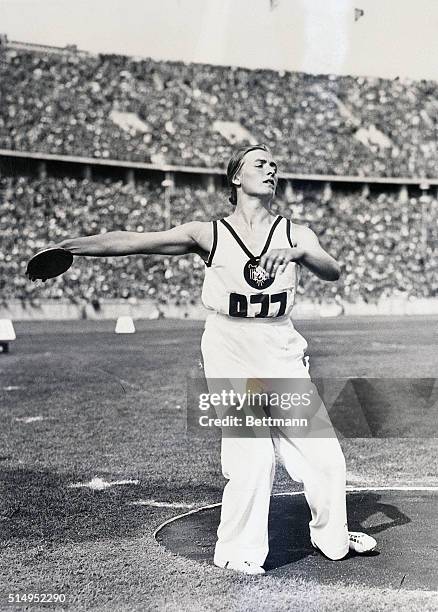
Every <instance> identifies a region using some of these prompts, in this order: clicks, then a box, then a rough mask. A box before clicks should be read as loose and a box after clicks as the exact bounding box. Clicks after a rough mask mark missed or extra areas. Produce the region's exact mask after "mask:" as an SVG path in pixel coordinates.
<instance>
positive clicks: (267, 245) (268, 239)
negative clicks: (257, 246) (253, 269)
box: [259, 215, 282, 257]
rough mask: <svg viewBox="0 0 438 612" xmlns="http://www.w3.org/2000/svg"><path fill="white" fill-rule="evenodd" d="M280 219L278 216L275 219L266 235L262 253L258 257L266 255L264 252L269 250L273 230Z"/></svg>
mask: <svg viewBox="0 0 438 612" xmlns="http://www.w3.org/2000/svg"><path fill="white" fill-rule="evenodd" d="M281 219H282V217H281V216H280V215H278V217H277V218H276V219H275V221H274V223H273V224H272V227H271V229H270V231H269V235H268V237H267V239H266V242H265V246H264V247H263V251H262V252H261V253H260V255H259V257H261V256H262V255H264V254H265V253H266V251H267V250H268V249H269V245H270V244H271V240H272V236H273V235H274V232H275V228H276V227H277V225H278V224H279V223H280V221H281Z"/></svg>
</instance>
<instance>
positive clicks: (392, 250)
mask: <svg viewBox="0 0 438 612" xmlns="http://www.w3.org/2000/svg"><path fill="white" fill-rule="evenodd" d="M0 54H1V61H0V82H1V90H2V91H1V94H2V102H1V107H0V149H4V150H13V151H21V152H38V153H50V154H58V155H73V156H87V157H92V158H98V159H117V160H125V161H126V160H130V161H142V162H150V163H153V164H154V163H156V164H159V163H161V164H173V165H180V166H194V167H196V166H198V167H204V168H217V167H224V166H225V164H226V162H227V160H228V158H229V156H230V153H231V151H232V149H233V146H234V144H235V143H236V142H239V141H242V142H247V141H250V142H266V143H269V145H270V147H271V148H272V150H273V151H274V153H275V155H276V157H277V159H278V160H279V164H280V167H281V169H282V170H283V171H287V172H292V173H293V172H295V173H300V174H324V175H340V176H357V177H364V184H365V183H366V177H379V176H386V177H415V178H418V179H419V181H420V179H421V178H423V177H434V176H436V168H437V167H438V164H437V162H438V153H437V120H438V118H437V110H438V102H437V100H438V96H437V94H438V83H436V82H430V81H421V82H413V81H407V80H399V79H396V80H393V81H388V80H383V79H376V78H359V77H339V76H336V77H335V76H315V75H308V74H303V73H285V72H282V73H279V72H275V71H271V70H249V69H243V68H230V67H220V66H209V65H199V64H183V63H180V62H162V61H155V60H151V59H135V58H128V57H123V56H108V55H98V56H93V55H88V54H79V53H75V52H71V51H70V52H63V53H41V52H39V51H31V50H22V49H19V48H17V47H16V46H14V45H5V46H4V47H3V48H0ZM427 187H428V186H427V184H426V185H424V184H423V190H420V189H419V188H416V189H411V190H410V191H409V192H408V191H407V190H404V192H403V190H401V191H399V190H396V189H390V188H385V187H381V188H379V189H375V188H372V189H368V188H365V189H355V190H353V189H346V188H342V187H336V188H333V189H332V191H331V194H330V197H327V194H326V193H324V190H323V189H306V188H303V187H302V186H297V185H294V186H293V189H290V190H289V192H288V193H287V197H286V196H285V195H284V194H283V193H282V194H280V197H279V199H278V201H277V204H276V205H277V208H278V210H279V211H280V212H283V213H284V214H287V215H291V216H292V217H293V218H294V219H295V220H296V221H297V222H302V223H306V224H308V225H310V226H311V227H312V228H313V229H314V230H315V231H316V232H317V234H318V235H319V236H320V240H321V242H322V244H323V245H324V246H325V247H326V248H327V249H328V250H329V251H330V252H331V253H332V254H333V255H334V256H336V257H338V258H339V260H340V262H341V264H342V265H343V270H344V273H343V275H342V277H341V280H340V281H339V282H338V283H334V284H327V283H322V282H320V281H319V280H318V279H317V278H315V277H313V276H310V275H307V274H304V275H303V279H302V286H301V288H300V292H302V293H305V294H306V296H307V297H309V298H312V299H314V300H317V301H322V300H327V299H328V300H330V299H341V300H347V301H354V300H357V299H359V298H362V299H364V300H367V301H370V300H377V299H378V298H379V297H381V296H382V295H384V296H385V295H392V294H393V293H394V292H400V293H403V294H404V295H407V296H415V297H430V296H434V295H436V291H437V285H438V279H437V270H436V264H435V263H434V261H435V260H434V257H435V254H436V253H435V249H436V247H435V245H436V242H437V233H438V232H437V225H436V212H437V208H436V197H435V196H436V191H434V190H433V189H427ZM401 193H403V196H402V197H401V195H400V194H401ZM165 197H168V198H170V206H171V224H172V225H176V224H178V223H181V222H184V221H188V220H192V219H199V220H209V219H212V218H219V217H221V216H223V215H226V214H228V212H229V207H230V205H229V203H228V201H227V194H226V192H225V191H221V190H220V189H218V190H216V192H214V193H213V192H211V190H207V189H206V188H202V187H200V186H199V185H198V184H197V185H193V186H187V185H185V186H182V185H180V186H178V185H177V186H176V187H175V188H174V189H173V190H172V191H171V193H170V195H168V194H166V195H165V193H164V188H163V187H162V186H161V185H160V183H156V182H149V181H146V180H143V179H142V180H137V182H136V183H135V184H124V183H122V182H121V181H117V180H113V179H103V178H97V177H89V178H87V179H80V178H78V177H72V176H47V177H43V178H37V177H36V176H35V175H33V176H32V173H29V175H25V174H22V175H21V176H20V175H18V176H17V173H16V172H11V173H10V175H8V173H7V172H5V171H4V170H3V175H2V176H1V177H0V229H1V232H2V249H1V251H0V271H1V274H0V295H1V300H2V301H3V303H7V302H8V301H10V300H12V299H20V300H23V301H25V302H32V301H35V300H38V299H41V298H42V297H45V298H64V299H69V300H71V301H74V302H81V301H84V300H85V301H88V302H93V303H98V301H99V300H104V299H107V298H139V299H144V298H152V299H153V300H154V301H156V303H157V304H166V303H171V304H188V303H196V302H198V301H199V296H200V288H201V280H202V276H203V266H204V264H203V262H202V261H201V260H200V259H199V258H196V257H195V256H193V257H192V256H190V257H183V256H181V257H179V258H175V259H173V260H172V261H170V260H168V258H165V257H155V256H150V257H136V258H117V259H116V258H113V259H112V260H111V261H110V262H108V261H103V260H98V259H93V260H91V259H88V260H79V261H78V262H77V264H75V266H74V267H73V268H72V269H71V270H70V271H69V273H68V274H67V275H65V277H62V278H60V279H57V280H56V281H53V282H51V283H48V284H47V285H46V286H44V287H35V285H32V284H31V283H29V281H28V280H27V279H26V277H25V276H24V270H25V264H26V260H27V259H28V257H29V256H30V255H31V254H33V253H34V252H35V251H37V250H38V249H40V248H42V247H44V246H46V245H47V244H48V243H54V242H58V241H60V240H61V239H62V238H64V237H67V236H72V235H79V234H91V233H97V232H100V231H110V230H114V229H126V230H134V231H143V230H144V231H147V230H157V229H162V228H164V227H165V223H166V220H165V212H164V211H165V205H164V204H165V202H164V200H165Z"/></svg>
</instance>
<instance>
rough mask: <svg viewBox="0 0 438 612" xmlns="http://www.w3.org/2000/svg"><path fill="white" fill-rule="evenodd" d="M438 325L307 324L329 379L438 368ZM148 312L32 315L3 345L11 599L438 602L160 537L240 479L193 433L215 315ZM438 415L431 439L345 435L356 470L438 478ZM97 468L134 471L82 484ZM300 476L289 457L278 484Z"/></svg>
mask: <svg viewBox="0 0 438 612" xmlns="http://www.w3.org/2000/svg"><path fill="white" fill-rule="evenodd" d="M437 323H438V318H431V317H429V318H421V317H408V318H404V319H397V318H383V317H382V318H373V319H365V318H364V319H350V318H342V319H334V320H332V319H326V320H321V321H302V322H298V323H297V325H296V326H297V328H298V329H299V330H300V331H301V333H303V335H304V336H305V337H306V338H307V339H308V341H309V352H310V355H311V366H312V370H311V372H312V375H313V377H319V376H321V377H335V376H340V377H345V376H354V377H366V376H367V377H377V378H433V377H434V376H436V372H437V357H436V349H435V345H436V340H437V331H436V330H437ZM136 325H137V333H136V334H134V335H124V336H121V335H115V334H114V333H113V328H114V323H113V322H95V321H80V322H78V321H75V322H44V323H43V322H41V323H40V322H34V323H21V324H20V323H17V324H16V331H17V340H16V342H15V343H14V344H13V346H12V347H11V352H10V354H8V355H7V354H4V355H1V354H0V376H1V378H0V382H1V384H0V399H1V403H0V410H1V419H2V428H1V434H0V435H1V449H0V468H1V479H0V483H1V507H0V536H1V540H0V541H1V557H0V558H1V562H0V563H1V565H0V578H1V582H0V584H1V589H0V609H2V610H3V609H8V607H10V606H8V604H7V596H8V594H9V593H65V594H66V604H64V606H65V607H67V606H71V607H72V608H74V609H77V610H85V609H87V610H89V609H96V610H105V609H107V610H231V611H234V610H235V611H237V610H265V609H269V610H294V609H306V610H307V609H308V610H347V609H348V610H355V609H359V608H360V609H362V608H363V607H364V606H366V607H367V609H370V610H436V609H437V607H438V599H437V597H436V593H433V592H429V591H421V592H412V591H404V590H403V589H400V590H399V591H392V590H391V589H381V588H380V589H377V588H372V587H370V586H364V587H363V588H358V587H357V586H355V587H351V588H346V587H345V586H341V585H336V584H334V585H331V586H322V585H315V584H313V583H312V584H309V583H307V582H306V579H305V576H303V577H302V578H301V579H299V580H298V579H296V578H295V579H292V578H285V577H278V576H275V575H273V574H272V575H269V574H268V575H267V576H265V577H262V578H251V577H246V576H240V575H236V574H234V573H232V572H224V571H222V570H219V569H217V568H215V567H213V566H210V565H207V564H199V563H196V562H193V561H189V560H187V559H183V558H179V557H177V556H174V555H172V554H171V553H170V552H168V551H167V550H165V549H163V548H162V547H160V546H159V545H158V544H157V542H156V541H155V540H154V538H153V532H154V529H155V528H156V527H157V526H158V525H159V524H160V523H162V522H163V521H165V520H166V519H168V518H170V517H172V516H174V515H176V514H178V513H180V512H184V511H185V510H187V509H188V508H190V507H198V506H202V505H205V504H209V503H215V502H218V501H220V498H221V492H222V489H223V486H224V483H225V480H224V479H223V477H222V475H221V472H220V462H219V443H218V441H213V442H212V441H211V440H208V439H206V440H202V439H197V438H196V439H187V437H186V432H185V425H186V422H185V419H186V414H185V393H186V375H187V372H188V370H190V369H192V368H195V369H196V367H197V363H198V361H199V357H200V353H199V341H200V337H201V333H202V324H201V323H198V322H189V321H156V322H147V321H139V322H137V324H136ZM399 409H400V419H406V422H407V423H410V422H412V425H415V423H414V421H413V420H412V414H415V422H417V421H418V420H421V416H422V415H421V413H420V412H419V410H418V407H417V408H415V407H412V406H411V405H410V404H409V403H408V402H404V403H403V402H401V403H400V408H399ZM415 410H416V411H415ZM412 411H414V413H413V412H412ZM417 417H418V419H417ZM427 418H428V419H429V420H428V421H427V423H428V424H427V428H425V427H421V423H420V424H418V423H417V425H418V427H419V428H418V431H419V432H420V434H419V435H421V437H404V438H396V437H392V438H352V437H345V438H344V439H342V440H341V444H342V447H343V450H344V453H345V456H346V460H347V467H348V483H349V484H352V485H364V486H365V485H369V486H373V485H374V486H384V485H388V486H397V485H412V486H423V485H429V486H438V477H437V473H438V470H437V468H438V459H437V453H436V439H435V438H432V437H430V436H431V435H435V434H434V432H433V427H432V429H431V426H432V425H433V422H432V421H431V416H430V413H429V414H428V417H427ZM435 426H436V421H435ZM412 432H413V433H414V434H415V427H414V429H413V430H412ZM94 477H96V478H100V479H102V480H103V481H105V482H115V481H119V482H120V481H127V482H125V484H118V485H114V486H111V487H107V488H102V490H98V489H97V490H96V489H92V488H90V487H86V486H76V487H74V486H71V485H75V484H76V485H81V484H84V483H88V482H89V481H90V480H91V479H92V478H94ZM295 489H298V486H297V485H294V483H293V482H291V480H290V479H289V478H288V477H287V475H286V474H285V472H284V471H283V469H282V468H281V467H279V468H278V471H277V476H276V482H275V485H274V491H275V492H282V491H291V490H295ZM365 583H366V580H364V584H365ZM20 606H21V607H22V608H23V609H24V608H25V604H20ZM35 607H36V606H35V604H33V605H32V608H33V609H35Z"/></svg>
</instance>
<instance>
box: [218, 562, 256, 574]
mask: <svg viewBox="0 0 438 612" xmlns="http://www.w3.org/2000/svg"><path fill="white" fill-rule="evenodd" d="M214 564H215V565H217V567H220V568H222V569H230V570H234V571H235V572H242V573H243V574H251V575H252V576H256V575H259V574H264V573H265V570H264V569H263V567H260V565H257V564H256V563H253V562H252V561H222V560H221V559H214Z"/></svg>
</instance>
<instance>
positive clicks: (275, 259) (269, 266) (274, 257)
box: [259, 247, 304, 277]
mask: <svg viewBox="0 0 438 612" xmlns="http://www.w3.org/2000/svg"><path fill="white" fill-rule="evenodd" d="M303 256H304V249H302V248H300V247H293V248H290V249H271V250H270V251H268V252H267V253H265V254H264V255H262V257H261V258H260V263H259V265H260V267H261V268H263V269H264V270H266V272H267V273H268V274H269V275H270V276H271V277H274V276H275V275H276V274H277V273H278V274H281V273H282V272H284V270H285V269H286V266H287V265H288V264H289V263H290V262H291V261H300V260H301V259H302V258H303Z"/></svg>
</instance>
